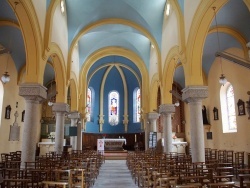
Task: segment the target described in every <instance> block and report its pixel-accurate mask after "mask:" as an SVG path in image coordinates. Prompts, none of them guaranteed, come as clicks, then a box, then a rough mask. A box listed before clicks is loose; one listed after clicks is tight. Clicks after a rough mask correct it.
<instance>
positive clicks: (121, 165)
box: [93, 160, 137, 188]
mask: <svg viewBox="0 0 250 188" xmlns="http://www.w3.org/2000/svg"><path fill="white" fill-rule="evenodd" d="M118 187H119V188H137V186H136V185H135V183H134V181H133V179H132V177H131V174H130V172H129V170H128V167H127V165H126V161H125V160H106V161H105V163H104V164H102V166H101V169H100V173H99V175H98V177H97V180H96V181H95V184H94V187H93V188H118Z"/></svg>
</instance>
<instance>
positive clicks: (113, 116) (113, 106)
mask: <svg viewBox="0 0 250 188" xmlns="http://www.w3.org/2000/svg"><path fill="white" fill-rule="evenodd" d="M108 100H109V124H110V125H112V126H115V125H118V122H119V93H118V92H117V91H112V92H110V93H109V97H108Z"/></svg>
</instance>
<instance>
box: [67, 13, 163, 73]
mask: <svg viewBox="0 0 250 188" xmlns="http://www.w3.org/2000/svg"><path fill="white" fill-rule="evenodd" d="M107 24H121V25H127V26H129V27H132V28H134V29H136V30H138V31H140V32H141V33H143V34H144V35H145V36H146V37H147V38H148V39H149V40H150V42H151V44H153V45H154V46H155V48H156V52H157V62H158V72H159V77H160V78H161V76H162V68H161V52H160V49H159V46H158V44H157V42H156V40H155V39H154V37H153V36H152V35H151V34H150V33H149V32H148V31H147V30H146V29H145V28H143V27H141V26H140V25H138V24H136V23H134V22H131V21H128V20H124V19H114V18H113V19H105V20H99V21H97V22H94V23H92V24H89V25H88V26H86V27H84V29H83V30H81V31H80V32H79V33H78V35H77V36H76V37H75V38H74V39H73V41H72V43H71V46H70V50H69V56H68V62H67V76H69V73H70V69H71V67H70V65H71V63H70V62H71V57H72V53H73V51H74V46H75V44H76V43H77V41H78V40H79V39H80V37H81V36H82V35H84V34H86V33H87V32H89V31H90V30H92V29H94V28H96V27H99V26H102V25H107Z"/></svg>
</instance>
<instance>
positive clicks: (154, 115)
mask: <svg viewBox="0 0 250 188" xmlns="http://www.w3.org/2000/svg"><path fill="white" fill-rule="evenodd" d="M158 117H159V114H158V113H156V112H149V113H148V119H150V120H156V119H157V118H158Z"/></svg>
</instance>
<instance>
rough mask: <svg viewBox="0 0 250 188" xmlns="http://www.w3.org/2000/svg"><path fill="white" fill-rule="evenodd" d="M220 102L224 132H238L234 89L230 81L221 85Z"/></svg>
mask: <svg viewBox="0 0 250 188" xmlns="http://www.w3.org/2000/svg"><path fill="white" fill-rule="evenodd" d="M220 104H221V116H222V126H223V127H222V128H223V133H230V132H237V122H236V110H235V99H234V89H233V86H232V84H231V83H230V82H227V83H226V84H225V85H224V86H221V89H220Z"/></svg>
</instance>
